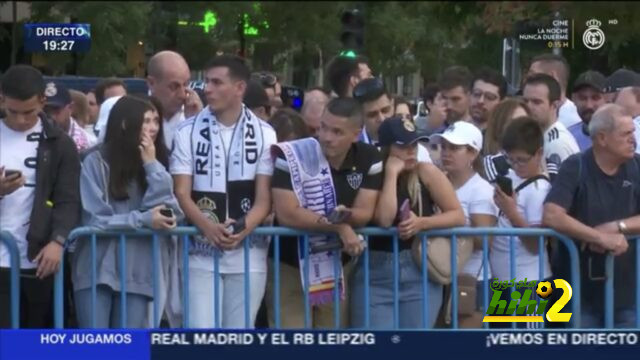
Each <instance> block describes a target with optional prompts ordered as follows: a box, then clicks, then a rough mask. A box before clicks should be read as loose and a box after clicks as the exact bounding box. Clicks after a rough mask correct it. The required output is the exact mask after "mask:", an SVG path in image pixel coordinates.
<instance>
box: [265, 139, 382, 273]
mask: <svg viewBox="0 0 640 360" xmlns="http://www.w3.org/2000/svg"><path fill="white" fill-rule="evenodd" d="M277 157H278V158H280V159H284V158H285V157H284V154H282V152H281V151H278V152H277ZM331 178H332V179H333V186H334V187H335V191H336V201H337V204H341V205H344V206H346V207H352V206H353V203H354V201H355V199H356V196H357V195H358V190H360V189H369V190H376V191H379V190H380V189H381V188H382V180H383V179H382V158H381V155H380V152H379V151H378V149H377V148H376V147H375V146H373V145H369V144H365V143H362V142H357V143H354V144H353V145H351V148H350V149H349V152H348V153H347V156H346V157H345V159H344V161H343V163H342V166H341V167H340V168H339V169H334V168H333V167H332V168H331ZM271 186H272V187H273V188H277V189H285V190H292V191H293V185H292V183H291V175H290V174H289V172H288V171H285V170H282V169H280V168H278V167H276V168H275V170H274V173H273V178H272V180H271ZM296 240H297V238H295V237H293V238H291V237H284V236H283V237H282V238H281V242H280V252H281V254H280V259H281V260H282V261H283V262H284V263H286V264H289V265H292V266H295V267H298V247H297V241H296ZM271 255H272V254H271Z"/></svg>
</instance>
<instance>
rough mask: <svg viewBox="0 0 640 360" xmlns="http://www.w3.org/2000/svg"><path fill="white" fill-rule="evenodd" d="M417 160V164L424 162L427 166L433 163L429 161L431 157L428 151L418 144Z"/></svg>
mask: <svg viewBox="0 0 640 360" xmlns="http://www.w3.org/2000/svg"><path fill="white" fill-rule="evenodd" d="M417 158H418V162H424V163H429V164H432V163H433V161H431V156H430V155H429V150H427V148H426V147H425V146H424V145H422V144H418V155H417Z"/></svg>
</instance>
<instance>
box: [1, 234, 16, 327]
mask: <svg viewBox="0 0 640 360" xmlns="http://www.w3.org/2000/svg"><path fill="white" fill-rule="evenodd" d="M0 241H1V242H2V244H4V246H6V247H7V250H8V251H9V262H10V264H11V269H10V275H9V276H10V277H11V278H10V281H9V282H10V287H11V288H10V289H9V294H10V296H11V305H10V308H11V328H12V329H18V328H20V252H19V251H18V245H17V244H16V240H15V239H14V238H13V236H12V235H11V234H10V233H9V232H8V231H0Z"/></svg>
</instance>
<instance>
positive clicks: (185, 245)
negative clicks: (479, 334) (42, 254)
mask: <svg viewBox="0 0 640 360" xmlns="http://www.w3.org/2000/svg"><path fill="white" fill-rule="evenodd" d="M357 233H359V234H361V235H364V238H365V241H366V242H367V244H368V242H369V236H389V237H391V238H392V241H393V285H392V286H393V290H394V291H393V299H392V300H393V319H394V320H393V325H394V328H398V327H399V303H400V299H399V295H398V291H399V283H400V282H399V264H398V254H399V241H400V240H399V239H398V237H397V232H396V229H395V228H391V229H382V228H363V229H359V230H358V231H357ZM198 234H199V232H198V231H197V229H196V228H193V227H179V228H176V229H174V230H173V231H171V232H154V231H152V230H139V231H135V232H121V231H96V230H95V229H92V228H78V229H76V230H74V231H73V232H72V233H71V235H70V237H69V238H70V239H77V240H78V241H87V239H86V238H88V239H90V241H91V246H92V251H91V256H92V269H90V271H91V279H92V289H91V290H92V305H93V310H94V311H93V312H92V316H93V321H92V323H93V324H94V325H95V304H96V281H95V280H96V276H97V274H96V269H95V256H96V252H95V246H96V242H97V238H98V237H108V238H115V239H119V241H118V243H119V258H120V262H119V264H118V266H119V268H120V272H121V274H124V271H123V270H124V269H125V268H126V263H125V262H126V247H125V246H124V245H125V243H126V240H127V238H129V237H148V238H150V239H151V241H153V249H154V250H153V257H154V260H153V266H154V269H155V271H154V276H153V289H154V290H153V294H154V299H158V271H159V269H158V260H157V257H158V248H159V242H160V241H162V240H160V239H159V238H158V237H159V236H168V235H174V236H177V237H178V239H179V240H181V241H182V244H181V245H182V261H183V270H184V271H183V279H182V280H183V285H184V286H183V294H182V295H183V296H182V300H183V319H184V327H185V328H188V327H189V319H190V317H189V312H190V311H193V310H192V309H189V291H188V290H189V274H188V272H189V270H188V269H189V253H188V249H189V239H190V237H191V236H194V235H198ZM310 235H313V234H310V233H307V232H303V231H298V230H293V229H288V228H283V227H261V228H258V229H256V230H255V231H254V232H253V233H252V235H251V237H253V236H270V237H271V241H272V242H273V246H274V259H273V264H274V267H273V274H268V276H273V278H274V289H275V290H274V292H273V302H274V308H273V309H269V311H274V315H275V328H280V327H281V316H282V311H281V300H282V299H281V295H280V282H281V272H280V254H281V243H280V237H281V236H301V237H302V238H303V249H304V250H305V253H308V251H307V249H310V248H311V247H310V244H309V236H310ZM436 236H437V237H440V236H443V237H449V238H450V239H451V249H452V251H451V254H452V257H451V263H452V281H451V286H452V289H453V291H452V309H454V310H453V311H452V314H451V316H452V328H453V329H457V328H458V320H459V319H458V314H457V308H458V300H459V299H458V293H457V287H458V284H457V275H458V272H457V266H456V262H457V258H456V256H455V254H456V249H457V242H458V237H461V236H465V237H469V236H476V237H482V249H483V259H484V264H486V265H487V266H485V267H484V281H483V283H484V289H489V278H488V276H487V275H488V274H487V271H488V270H487V269H488V264H489V257H488V252H489V246H488V237H489V236H509V237H510V242H511V245H510V262H511V264H510V272H511V275H512V278H515V273H516V254H515V250H514V240H515V238H514V236H520V237H532V238H537V241H538V247H539V254H540V259H539V268H540V279H545V278H546V277H545V273H544V266H543V264H544V262H545V251H544V238H545V237H553V238H555V239H558V241H560V242H561V243H562V244H563V245H564V246H565V247H566V248H567V249H568V252H569V256H570V262H571V273H572V275H571V279H570V281H571V286H572V288H573V291H574V294H577V296H575V295H574V297H573V299H572V312H573V314H574V315H573V316H572V319H571V325H572V326H573V327H580V316H581V304H580V296H579V294H580V293H581V284H580V264H579V256H578V250H577V248H576V246H575V243H574V242H573V241H572V240H571V239H569V238H567V237H566V236H564V235H562V234H559V233H557V232H555V231H553V230H549V229H534V228H530V229H504V228H453V229H443V230H433V231H427V232H423V233H420V234H419V239H420V241H421V242H422V249H423V250H422V268H421V269H420V270H421V274H422V294H423V314H422V321H423V324H424V328H430V326H429V324H430V323H431V322H432V321H433V319H429V314H428V311H427V309H428V291H429V290H428V281H429V280H428V271H427V249H428V239H429V238H431V237H436ZM248 239H250V237H248ZM533 240H535V239H533ZM523 241H526V239H525V240H523ZM249 244H250V241H244V244H243V246H244V250H245V251H244V252H245V254H244V260H245V261H244V270H245V274H249V269H250V264H249V260H250V257H249V246H250V245H249ZM636 253H637V254H640V247H638V246H637V247H636ZM360 256H361V257H362V261H363V266H364V269H363V270H364V271H363V273H364V282H365V284H364V294H365V295H364V302H365V303H364V317H365V319H364V325H365V326H364V327H365V328H368V327H369V326H370V316H371V313H370V300H371V299H370V295H371V294H370V284H369V282H370V281H369V280H370V274H369V267H370V259H369V257H370V250H369V248H368V247H367V248H365V251H364V252H363V254H362V255H360ZM212 261H213V267H214V272H215V273H219V272H218V270H219V257H218V256H214V257H213V260H212ZM269 261H271V260H269ZM608 261H609V262H608V263H607V271H608V274H613V272H612V269H613V259H612V257H610V258H609V260H608ZM339 262H340V260H339V258H338V257H336V262H335V263H334V266H335V267H334V269H336V270H338V269H339V268H340V263H339ZM302 271H303V274H305V276H306V278H307V279H308V278H309V271H310V264H309V257H308V256H307V257H305V259H304V261H303V268H302ZM62 272H63V270H61V271H59V272H58V273H57V274H56V282H55V326H56V327H57V328H62V326H63V318H64V314H63V313H62V311H63V307H62V300H63V296H62V294H63V291H62V286H63V282H62V279H63V276H62ZM636 272H637V274H638V275H640V265H638V266H637V267H636ZM546 275H547V277H548V275H549V274H546ZM639 278H640V277H639ZM121 282H122V283H123V281H122V279H121ZM219 282H220V278H219V276H214V284H213V287H214V290H213V292H214V293H215V294H219V293H220V292H219V290H220V289H219V287H220V283H219ZM335 283H336V284H338V283H339V278H338V272H336V277H335ZM123 290H124V291H122V292H121V294H120V299H119V300H120V302H121V306H122V307H123V309H125V308H126V288H125V287H124V286H123ZM250 291H251V287H250V283H249V279H248V276H245V282H244V295H245V303H244V317H245V321H244V324H245V326H246V327H247V328H249V327H252V326H253V324H251V323H250V318H251V307H250V295H251V294H250ZM303 291H304V293H303V294H302V296H303V301H304V324H305V327H306V328H309V327H311V325H312V318H311V306H310V300H309V288H308V286H305V287H304V288H303ZM333 291H334V292H333V300H334V301H333V311H334V324H335V327H339V326H340V316H341V314H340V306H339V303H340V301H337V300H339V286H336V287H334V290H333ZM636 293H637V296H638V298H640V290H639V289H636ZM212 295H213V294H212ZM212 298H213V301H212V302H213V309H214V319H213V323H214V325H215V327H216V328H220V327H221V326H222V325H223V321H222V320H221V315H224V314H221V313H220V311H221V309H220V304H219V302H220V299H219V297H218V296H212ZM482 301H483V304H484V309H485V310H486V309H487V307H488V303H489V291H484V293H483V297H482ZM606 304H608V305H607V306H608V307H607V311H606V319H607V322H606V327H607V328H611V327H612V324H613V311H612V310H609V309H612V308H613V306H612V304H613V277H612V276H611V277H607V287H606ZM157 306H158V305H157V302H156V301H154V311H153V313H154V319H153V320H154V321H153V324H154V325H155V326H157V325H158V324H159V322H160V319H159V318H158V316H159V309H158V307H157ZM636 310H638V311H640V302H636ZM288 311H291V309H288ZM636 321H637V323H638V322H639V321H640V320H636ZM120 322H121V325H123V327H124V325H126V311H123V315H122V316H121V319H120ZM486 327H487V324H486V323H485V328H486ZM513 327H515V323H514V324H513Z"/></svg>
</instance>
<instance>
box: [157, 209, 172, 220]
mask: <svg viewBox="0 0 640 360" xmlns="http://www.w3.org/2000/svg"><path fill="white" fill-rule="evenodd" d="M160 215H162V216H164V217H168V218H173V209H171V208H164V209H160Z"/></svg>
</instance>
